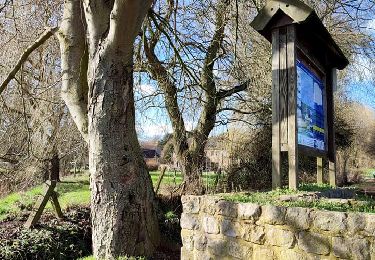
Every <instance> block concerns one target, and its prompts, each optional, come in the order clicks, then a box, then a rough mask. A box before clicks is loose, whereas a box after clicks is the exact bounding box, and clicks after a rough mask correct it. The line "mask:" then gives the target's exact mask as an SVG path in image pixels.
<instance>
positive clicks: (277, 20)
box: [251, 0, 349, 189]
mask: <svg viewBox="0 0 375 260" xmlns="http://www.w3.org/2000/svg"><path fill="white" fill-rule="evenodd" d="M251 26H252V27H253V28H254V29H255V30H257V31H258V32H259V33H260V34H261V35H263V36H264V37H265V38H266V39H267V40H268V41H270V42H271V43H272V187H273V188H277V187H280V186H281V159H280V158H281V153H282V152H287V154H288V166H289V170H288V176H289V188H290V189H297V188H298V181H297V180H298V178H297V174H298V153H305V154H307V155H311V156H315V157H317V182H318V183H323V158H327V159H328V161H329V183H330V184H331V185H332V186H335V185H336V167H335V158H336V150H335V138H334V137H335V134H334V127H333V114H334V111H333V110H334V109H333V108H334V106H333V92H334V91H335V88H336V78H337V76H336V70H337V69H340V70H341V69H344V68H345V67H346V66H347V65H348V63H349V62H348V60H347V58H346V57H345V55H344V54H343V52H342V51H341V49H340V48H339V47H338V45H337V44H336V43H335V41H334V40H333V39H332V36H331V35H330V33H329V32H328V31H327V29H326V28H325V27H324V25H323V23H322V22H321V20H320V19H319V17H318V16H317V15H316V13H315V12H314V10H313V9H311V8H310V7H309V6H307V5H306V4H304V3H302V2H301V1H298V0H272V1H268V2H267V4H266V6H265V7H264V8H263V9H261V10H260V12H259V14H258V15H257V16H256V17H255V18H254V20H253V22H252V23H251Z"/></svg>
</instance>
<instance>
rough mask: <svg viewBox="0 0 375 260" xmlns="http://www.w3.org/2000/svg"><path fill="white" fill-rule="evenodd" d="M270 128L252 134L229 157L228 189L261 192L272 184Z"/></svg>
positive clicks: (257, 130)
mask: <svg viewBox="0 0 375 260" xmlns="http://www.w3.org/2000/svg"><path fill="white" fill-rule="evenodd" d="M271 140H272V138H271V128H270V127H263V128H261V129H256V130H253V132H252V133H250V134H249V136H248V137H247V138H246V140H244V141H243V142H242V144H241V145H240V146H238V147H237V148H236V149H235V150H234V152H233V154H232V155H231V157H232V161H233V162H234V163H233V164H232V165H230V166H229V167H228V177H227V185H228V187H227V188H228V189H229V190H232V189H233V188H234V189H235V190H238V189H241V190H263V189H268V188H270V187H271V184H272V154H271V146H272V144H271Z"/></svg>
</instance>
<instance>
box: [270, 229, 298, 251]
mask: <svg viewBox="0 0 375 260" xmlns="http://www.w3.org/2000/svg"><path fill="white" fill-rule="evenodd" d="M294 241H295V238H294V234H293V232H291V231H289V230H283V229H279V228H274V227H273V226H267V227H266V243H267V244H268V245H272V246H280V247H287V248H292V247H293V245H294Z"/></svg>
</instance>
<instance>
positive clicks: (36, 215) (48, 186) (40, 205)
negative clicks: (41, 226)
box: [24, 181, 56, 228]
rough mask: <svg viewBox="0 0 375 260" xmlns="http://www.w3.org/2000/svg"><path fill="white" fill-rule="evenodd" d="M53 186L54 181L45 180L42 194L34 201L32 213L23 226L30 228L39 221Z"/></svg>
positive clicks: (54, 184) (54, 185)
mask: <svg viewBox="0 0 375 260" xmlns="http://www.w3.org/2000/svg"><path fill="white" fill-rule="evenodd" d="M55 187H56V181H46V182H45V189H44V195H43V196H42V197H41V198H40V199H39V200H38V202H37V203H36V207H35V208H34V209H33V211H32V213H31V214H30V216H29V218H28V219H27V221H26V223H25V225H24V227H25V228H31V227H32V226H34V225H35V224H36V223H37V222H38V221H39V219H40V217H41V216H42V213H43V210H44V208H45V207H46V205H47V202H48V199H49V198H50V196H51V194H52V193H53V192H54V191H53V190H54V189H55Z"/></svg>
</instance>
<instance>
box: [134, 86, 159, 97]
mask: <svg viewBox="0 0 375 260" xmlns="http://www.w3.org/2000/svg"><path fill="white" fill-rule="evenodd" d="M135 89H136V90H138V91H139V92H141V93H142V94H144V95H152V94H154V93H155V92H156V88H155V86H153V85H150V84H141V85H136V86H135Z"/></svg>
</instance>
